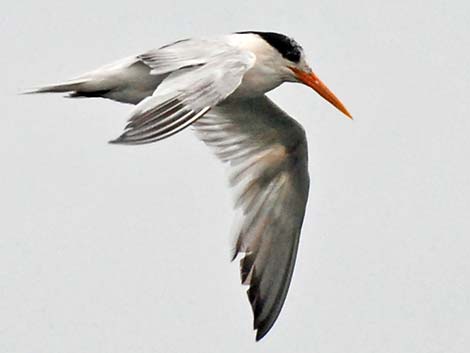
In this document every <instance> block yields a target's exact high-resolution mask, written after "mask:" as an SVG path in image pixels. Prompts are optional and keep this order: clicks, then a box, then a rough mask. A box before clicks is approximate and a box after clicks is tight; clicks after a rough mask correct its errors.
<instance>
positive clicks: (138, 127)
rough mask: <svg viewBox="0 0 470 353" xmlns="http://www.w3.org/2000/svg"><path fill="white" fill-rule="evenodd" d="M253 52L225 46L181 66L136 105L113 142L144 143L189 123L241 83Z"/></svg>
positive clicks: (251, 64) (248, 67)
mask: <svg viewBox="0 0 470 353" xmlns="http://www.w3.org/2000/svg"><path fill="white" fill-rule="evenodd" d="M254 62H255V56H254V54H252V53H250V52H246V51H240V50H238V49H235V48H228V49H226V50H225V51H223V52H222V53H219V54H217V55H215V56H213V57H211V58H210V60H208V61H207V62H206V63H204V64H203V65H200V66H196V67H189V68H186V69H185V68H180V69H178V70H177V71H175V72H173V73H171V74H170V75H169V76H168V77H167V78H165V79H164V80H163V82H162V83H161V84H160V85H159V86H158V87H157V89H156V90H155V92H154V93H153V95H152V96H150V97H147V98H145V99H144V100H142V101H141V102H140V103H139V104H137V105H136V107H135V109H134V110H133V112H132V114H131V117H130V119H129V123H128V124H127V126H126V130H125V131H124V133H123V134H122V135H121V136H120V137H119V138H117V139H116V140H114V141H111V142H112V143H120V144H144V143H149V142H154V141H158V140H161V139H164V138H167V137H169V136H171V135H173V134H175V133H176V132H178V131H180V130H182V129H184V128H185V127H187V126H189V125H191V124H192V123H193V122H195V121H196V120H197V119H199V118H200V117H201V116H203V115H204V114H205V113H206V112H207V111H209V110H210V109H211V108H212V107H214V106H215V105H217V104H219V103H220V102H221V101H223V100H224V99H225V98H227V97H228V96H229V95H230V94H232V93H233V92H234V91H235V90H236V89H237V87H238V86H239V85H240V83H241V81H242V79H243V76H244V74H245V73H246V72H247V71H248V70H249V69H250V68H251V67H252V66H253V64H254Z"/></svg>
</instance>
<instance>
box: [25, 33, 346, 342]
mask: <svg viewBox="0 0 470 353" xmlns="http://www.w3.org/2000/svg"><path fill="white" fill-rule="evenodd" d="M283 82H299V83H303V84H305V85H307V86H309V87H311V88H313V89H314V90H315V91H316V92H317V93H318V94H319V95H320V96H322V97H323V98H324V99H326V100H327V101H328V102H330V103H331V104H332V105H333V106H335V107H336V108H337V109H339V110H340V111H341V112H342V113H344V114H345V115H346V116H348V117H349V118H351V115H350V114H349V112H348V111H347V109H346V108H345V107H344V105H343V104H342V103H341V102H340V100H339V99H338V98H336V96H335V95H334V94H333V93H332V92H331V91H330V90H329V89H328V88H327V87H326V85H325V84H324V83H323V82H322V81H321V80H320V79H319V78H318V77H317V76H316V74H315V73H314V72H313V71H312V69H311V68H310V66H309V65H308V63H307V61H306V58H305V54H304V50H303V49H302V47H301V46H300V45H299V44H298V43H297V42H296V41H295V40H293V39H292V38H290V37H288V36H285V35H283V34H279V33H273V32H254V31H250V32H237V33H232V34H229V35H224V36H216V37H208V38H191V39H184V40H180V41H177V42H174V43H171V44H168V45H165V46H162V47H160V48H158V49H153V50H149V51H147V52H145V53H143V54H140V55H137V56H132V57H128V58H125V59H122V60H119V61H117V62H114V63H112V64H109V65H106V66H103V67H101V68H99V69H97V70H94V71H91V72H88V73H85V74H83V75H81V76H79V77H77V78H75V79H72V80H70V81H67V82H64V83H60V84H54V85H49V86H45V87H42V88H38V89H35V90H33V91H30V92H28V93H46V92H67V93H68V97H101V98H108V99H111V100H114V101H117V102H124V103H131V104H135V107H134V108H133V109H132V112H131V114H130V118H129V121H128V124H127V126H126V127H125V130H124V132H123V134H122V135H121V136H119V137H118V138H117V139H115V140H113V141H110V142H111V143H114V144H124V145H139V144H146V143H151V142H155V141H159V140H162V139H165V138H167V137H170V136H171V135H173V134H175V133H177V132H179V131H181V130H183V129H185V128H186V127H188V126H191V127H192V128H193V129H194V131H195V133H196V135H197V136H198V137H199V138H200V139H201V140H202V141H204V142H205V143H206V144H207V145H208V146H209V147H210V148H211V149H212V150H213V152H214V153H215V155H216V156H217V157H218V158H219V159H220V160H221V161H222V162H225V163H227V164H228V165H229V170H230V185H231V186H232V187H234V189H235V190H236V193H237V196H236V199H235V200H236V201H235V208H236V209H238V211H239V213H240V215H241V216H240V220H239V226H238V231H237V234H236V239H235V245H234V250H233V259H235V258H236V257H237V255H239V254H242V258H241V260H240V272H241V281H242V283H243V284H245V285H248V286H249V289H248V291H247V294H248V298H249V301H250V304H251V307H252V310H253V315H254V329H255V330H256V340H260V339H261V338H263V337H264V336H265V335H266V333H267V332H268V331H269V330H270V329H271V327H272V326H273V324H274V322H275V321H276V319H277V317H278V316H279V313H280V311H281V308H282V306H283V304H284V301H285V299H286V295H287V291H288V288H289V284H290V281H291V277H292V272H293V269H294V264H295V259H296V254H297V248H298V244H299V237H300V231H301V227H302V222H303V219H304V214H305V206H306V203H307V198H308V191H309V175H308V167H307V140H306V137H305V131H304V129H303V128H302V126H301V125H300V124H299V123H297V122H296V121H295V120H294V119H293V118H291V117H290V116H289V115H288V114H287V113H285V112H284V111H283V110H281V109H280V108H279V107H278V106H277V105H276V104H274V103H273V102H272V101H271V100H270V99H269V98H268V97H267V96H266V95H265V93H266V92H268V91H270V90H272V89H274V88H276V87H277V86H279V85H280V84H282V83H283Z"/></svg>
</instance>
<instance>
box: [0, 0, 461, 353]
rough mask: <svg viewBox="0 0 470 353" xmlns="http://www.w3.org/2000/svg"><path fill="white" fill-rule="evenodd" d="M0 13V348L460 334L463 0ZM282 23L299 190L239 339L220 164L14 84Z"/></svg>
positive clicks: (78, 103) (363, 342)
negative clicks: (297, 49) (286, 281)
mask: <svg viewBox="0 0 470 353" xmlns="http://www.w3.org/2000/svg"><path fill="white" fill-rule="evenodd" d="M1 7H2V9H1V11H0V13H1V15H0V19H1V20H0V37H1V40H0V43H1V55H0V67H1V72H2V80H1V83H0V90H1V96H0V100H1V101H0V103H1V107H2V114H1V115H2V116H1V142H0V161H1V173H0V195H1V199H0V208H1V215H2V218H1V220H2V221H1V226H0V227H1V228H0V229H1V236H0V352H2V353H65V352H66V353H78V352H80V353H82V352H87V353H108V352H109V353H111V352H112V353H121V352H133V353H140V352H165V353H171V352H176V353H181V352H201V353H211V352H299V353H305V352H322V353H334V352H337V353H344V352H358V353H377V352H390V353H397V352H404V353H416V352H420V353H421V352H426V353H428V352H435V353H441V352H445V353H457V352H461V353H464V352H469V351H470V334H469V333H470V295H469V293H470V256H469V255H470V214H469V213H470V206H469V202H470V186H469V177H470V168H469V152H470V139H469V134H470V116H469V113H470V109H469V92H470V65H469V56H470V45H469V43H470V42H469V40H468V37H469V35H470V25H469V23H470V21H469V15H470V2H468V1H452V2H451V1H441V0H433V1H424V0H423V1H416V0H415V1H401V0H400V1H354V2H352V1H351V2H346V1H334V0H328V1H306V0H299V1H290V2H286V1H273V0H269V1H268V0H264V1H252V0H251V1H236V2H220V1H214V0H201V1H197V2H194V1H178V0H174V1H164V2H159V1H139V2H137V1H128V2H118V1H116V2H112V3H111V2H98V1H88V0H86V1H74V2H65V1H33V0H29V1H15V2H14V3H13V2H8V3H7V2H3V3H2V5H1ZM240 30H273V31H278V32H283V33H287V34H289V35H292V36H293V37H295V38H296V39H297V40H298V41H299V42H300V43H301V44H302V45H303V46H304V48H305V50H306V52H307V54H308V57H309V59H310V60H309V61H310V63H311V65H312V67H313V68H314V70H315V71H316V72H317V74H318V75H319V77H320V78H322V80H323V81H324V82H325V83H326V84H327V85H328V86H329V87H330V88H331V89H332V90H333V91H334V92H335V93H336V94H337V95H338V97H340V99H341V100H342V101H343V102H344V103H345V104H346V106H347V107H348V109H349V110H350V111H351V112H352V114H353V115H354V117H355V121H352V122H351V121H349V120H348V119H346V118H344V116H342V115H341V114H340V113H339V112H338V111H336V110H335V109H334V108H332V107H331V106H330V105H329V104H327V103H326V102H325V101H323V100H322V99H320V97H318V96H317V95H316V94H315V93H314V92H313V91H311V90H309V89H308V88H307V87H304V86H301V85H294V84H285V85H283V86H282V87H280V88H278V89H277V90H275V91H274V92H272V93H271V94H270V96H271V97H272V98H273V99H274V100H275V101H276V102H277V103H278V104H279V105H280V106H281V107H283V108H284V109H285V110H286V111H287V112H289V113H290V114H291V115H292V116H294V117H296V118H297V119H298V120H299V121H300V122H301V123H302V124H303V125H304V127H305V129H306V131H307V136H308V140H309V153H310V173H311V179H312V183H311V192H310V200H309V204H308V208H307V215H306V219H305V223H304V228H303V233H302V238H301V243H300V249H299V254H298V261H297V265H296V270H295V274H294V278H293V281H292V285H291V288H290V293H289V296H288V298H287V301H286V304H285V307H284V310H283V312H282V313H281V315H280V317H279V320H278V322H277V324H276V325H275V327H274V328H273V330H272V331H271V332H270V333H269V335H268V336H267V337H266V338H265V339H264V340H263V341H261V342H260V343H255V342H254V334H253V332H252V330H251V326H252V317H251V309H250V308H249V305H248V300H247V299H246V295H245V289H246V288H245V287H242V286H241V285H240V284H239V275H238V265H237V263H230V262H229V252H230V243H231V239H230V229H231V224H232V215H233V213H232V211H231V194H230V191H229V190H228V188H227V182H226V179H225V175H226V174H225V170H224V167H223V166H222V165H221V164H220V163H219V162H218V161H217V160H216V159H215V158H214V157H213V156H212V155H211V154H210V153H209V152H208V149H207V148H206V147H205V146H204V145H203V144H202V143H200V142H199V141H197V139H196V138H195V137H194V136H193V134H192V133H191V131H190V130H189V129H188V130H186V131H184V132H182V133H180V134H178V135H177V136H174V137H172V138H171V139H169V140H166V141H163V142H160V143H157V144H152V145H146V146H141V147H124V146H113V145H109V144H107V141H108V140H110V139H112V138H115V137H116V136H118V135H119V134H120V132H121V131H122V128H123V127H124V124H125V121H126V119H127V116H128V112H129V111H130V109H131V107H130V106H127V105H120V104H117V103H113V102H109V101H105V100H68V99H62V98H61V97H60V96H54V95H43V96H20V95H17V93H18V92H19V91H21V90H23V89H26V88H29V87H34V86H36V85H41V84H46V83H52V82H56V81H60V80H63V79H68V78H70V77H73V76H75V75H77V74H80V73H82V72H84V71H87V70H90V69H94V68H96V67H98V66H100V65H102V64H106V63H108V62H111V61H113V60H116V59H119V58H121V57H125V56H127V55H131V54H136V53H139V52H141V51H143V50H146V49H150V48H153V47H158V46H161V45H163V44H166V43H168V42H171V41H174V40H177V39H181V38H185V37H190V36H197V35H204V34H224V33H229V32H233V31H240Z"/></svg>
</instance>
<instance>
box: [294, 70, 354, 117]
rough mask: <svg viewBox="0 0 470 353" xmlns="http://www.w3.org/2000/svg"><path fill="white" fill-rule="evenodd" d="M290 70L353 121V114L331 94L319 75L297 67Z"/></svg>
mask: <svg viewBox="0 0 470 353" xmlns="http://www.w3.org/2000/svg"><path fill="white" fill-rule="evenodd" d="M290 69H291V70H292V71H293V72H294V74H295V76H297V78H298V79H299V81H300V82H302V83H304V84H306V85H307V86H309V87H312V88H313V89H314V90H315V91H316V92H317V93H318V94H319V95H320V96H322V97H323V98H325V99H326V100H327V101H328V102H330V103H331V104H333V105H334V106H335V107H336V108H337V109H338V110H339V111H341V112H342V113H343V114H344V115H346V116H347V117H348V118H350V119H352V116H351V114H350V113H349V112H348V110H347V109H346V107H345V106H344V105H343V103H341V101H340V100H339V99H338V98H337V97H336V96H335V95H334V94H333V92H331V91H330V89H329V88H328V87H326V85H325V84H324V83H323V82H321V80H320V79H319V78H318V77H317V75H315V74H314V73H313V72H305V71H303V70H299V69H297V68H295V67H290Z"/></svg>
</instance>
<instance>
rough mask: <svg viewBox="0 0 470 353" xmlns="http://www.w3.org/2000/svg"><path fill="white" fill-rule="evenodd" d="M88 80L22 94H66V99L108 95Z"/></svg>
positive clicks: (36, 89)
mask: <svg viewBox="0 0 470 353" xmlns="http://www.w3.org/2000/svg"><path fill="white" fill-rule="evenodd" d="M96 86H97V85H95V84H92V82H90V80H76V81H68V82H63V83H58V84H54V85H48V86H44V87H38V88H33V89H31V90H27V91H24V92H22V94H36V93H68V96H67V97H70V98H76V97H103V96H104V95H105V94H106V93H108V92H109V91H110V90H109V89H102V88H101V87H96Z"/></svg>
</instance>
